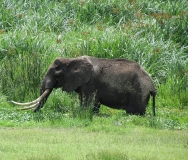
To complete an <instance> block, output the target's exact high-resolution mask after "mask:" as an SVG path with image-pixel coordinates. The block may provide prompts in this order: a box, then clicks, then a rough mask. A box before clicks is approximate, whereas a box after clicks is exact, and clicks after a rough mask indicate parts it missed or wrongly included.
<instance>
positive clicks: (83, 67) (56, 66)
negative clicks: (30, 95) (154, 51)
mask: <svg viewBox="0 0 188 160" xmlns="http://www.w3.org/2000/svg"><path fill="white" fill-rule="evenodd" d="M53 88H62V91H65V92H72V91H75V92H76V93H78V95H79V100H80V102H81V104H83V105H86V104H88V103H90V102H91V100H92V101H93V103H92V105H93V112H96V113H98V112H99V109H100V105H101V104H103V105H105V106H107V107H110V108H114V109H122V110H125V111H126V113H127V114H135V115H144V114H145V112H146V106H147V104H148V101H149V99H150V96H152V97H153V101H152V112H153V115H154V116H155V97H156V88H155V86H154V82H153V81H152V79H151V77H150V76H149V74H148V73H147V72H146V71H145V70H144V69H143V67H141V66H140V65H139V64H138V63H137V62H134V61H131V60H127V59H124V58H117V59H107V58H96V57H91V56H81V57H77V58H62V57H60V58H56V59H55V60H54V61H53V63H52V64H51V65H50V66H49V68H48V70H47V72H46V74H45V76H44V78H43V80H42V84H41V88H40V95H41V96H40V97H39V98H37V99H36V100H34V101H32V102H27V103H19V102H15V101H11V102H12V103H14V104H17V105H21V106H25V107H24V108H22V110H27V109H30V108H34V112H36V111H38V110H39V109H40V108H42V107H43V105H44V104H45V102H46V100H47V98H48V96H49V95H50V93H51V92H52V90H53Z"/></svg>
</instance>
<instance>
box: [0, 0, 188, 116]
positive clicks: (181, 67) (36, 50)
mask: <svg viewBox="0 0 188 160" xmlns="http://www.w3.org/2000/svg"><path fill="white" fill-rule="evenodd" d="M0 10H1V14H0V40H1V41H0V75H1V76H0V97H3V98H2V99H3V102H5V99H6V98H5V97H7V100H12V99H14V100H16V101H29V100H32V99H34V98H36V97H37V96H38V95H39V88H40V83H41V80H42V78H43V75H44V74H45V71H46V70H47V68H48V66H49V65H50V64H51V62H52V61H53V59H54V58H56V57H58V56H62V57H77V56H81V55H91V56H96V57H105V58H117V57H118V58H128V59H131V60H134V61H137V62H138V63H140V64H141V65H142V66H143V67H144V68H145V69H146V70H147V71H148V72H149V73H150V74H151V76H152V78H153V80H154V82H155V85H156V87H157V91H158V95H157V101H156V102H157V108H158V114H161V115H162V114H163V112H165V113H168V111H169V110H174V109H175V110H176V109H177V110H178V112H179V109H183V112H184V113H186V114H187V106H188V89H187V88H188V80H187V79H188V3H187V1H186V0H182V1H179V0H167V1H162V0H157V1H156V0H155V1H154V0H152V1H151V0H146V1H143V0H138V1H136V0H118V1H117V0H112V1H109V0H80V1H74V0H61V1H60V0H54V1H51V0H39V1H38V0H33V1H28V0H19V1H17V0H2V1H1V2H0ZM72 96H73V97H74V98H75V96H74V95H72ZM74 98H73V99H74ZM55 99H56V100H55ZM75 99H76V98H75ZM0 103H1V102H0ZM73 103H75V102H72V97H71V96H68V95H67V94H63V96H62V95H61V94H60V93H59V92H58V91H57V92H55V93H54V94H52V96H51V98H50V99H49V101H48V103H47V105H49V108H51V110H50V111H52V110H53V111H54V108H56V109H55V111H59V110H61V111H62V110H63V113H67V112H68V113H69V112H70V110H71V113H72V114H73V115H74V113H73V112H74V109H73V108H71V107H72V106H73V105H74V104H73ZM6 105H7V106H9V104H6ZM4 106H5V104H4V105H1V106H0V108H5V107H4ZM62 108H64V109H62ZM104 112H105V111H104ZM175 112H176V111H175ZM165 113H164V114H165ZM177 114H178V113H177ZM178 116H179V115H178Z"/></svg>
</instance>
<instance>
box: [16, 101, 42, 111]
mask: <svg viewBox="0 0 188 160" xmlns="http://www.w3.org/2000/svg"><path fill="white" fill-rule="evenodd" d="M38 104H39V102H37V103H36V104H33V105H30V106H28V107H25V108H20V109H18V110H28V109H31V108H35V107H36V106H37V105H38Z"/></svg>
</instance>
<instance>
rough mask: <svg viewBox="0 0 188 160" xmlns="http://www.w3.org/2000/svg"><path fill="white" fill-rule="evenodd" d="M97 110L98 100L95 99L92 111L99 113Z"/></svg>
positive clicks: (98, 107)
mask: <svg viewBox="0 0 188 160" xmlns="http://www.w3.org/2000/svg"><path fill="white" fill-rule="evenodd" d="M99 110H100V102H98V101H95V103H94V107H93V112H94V113H99Z"/></svg>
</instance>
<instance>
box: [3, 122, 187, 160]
mask: <svg viewBox="0 0 188 160" xmlns="http://www.w3.org/2000/svg"><path fill="white" fill-rule="evenodd" d="M112 127H113V125H112ZM114 127H117V130H116V131H114V132H110V131H108V132H107V131H104V130H100V131H95V130H93V128H92V129H91V126H90V127H89V128H87V127H86V128H66V129H63V128H56V127H55V128H44V127H37V128H33V127H32V128H19V127H18V128H14V127H13V128H1V129H0V135H1V145H0V156H1V159H23V160H28V159H45V160H48V159H49V160H52V159H54V160H55V159H65V160H67V159H72V160H73V159H80V160H83V159H87V160H94V159H95V160H97V159H100V160H106V159H107V160H112V159H113V160H141V159H143V160H144V159H147V160H148V159H152V160H166V159H170V160H177V159H181V160H186V159H187V156H188V153H187V149H188V141H187V138H188V133H187V131H174V130H170V131H169V130H161V131H156V130H155V129H149V128H142V127H127V128H124V130H122V129H121V128H122V127H121V126H114ZM118 128H120V130H121V131H122V132H119V131H118Z"/></svg>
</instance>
